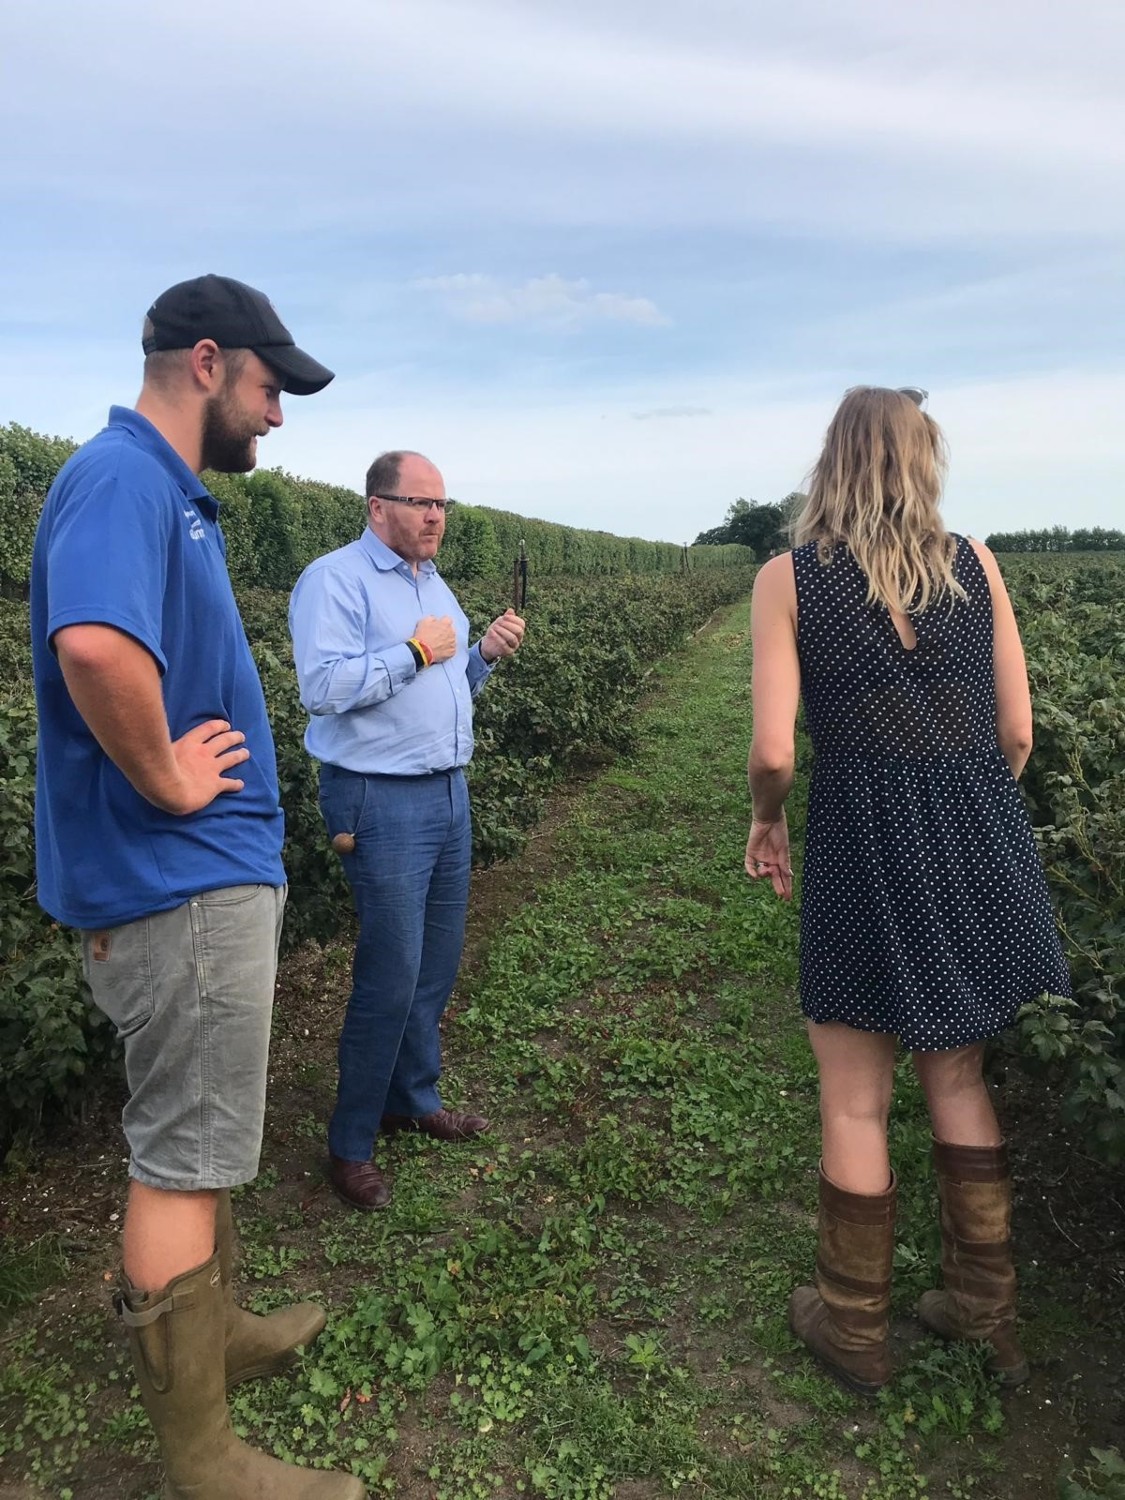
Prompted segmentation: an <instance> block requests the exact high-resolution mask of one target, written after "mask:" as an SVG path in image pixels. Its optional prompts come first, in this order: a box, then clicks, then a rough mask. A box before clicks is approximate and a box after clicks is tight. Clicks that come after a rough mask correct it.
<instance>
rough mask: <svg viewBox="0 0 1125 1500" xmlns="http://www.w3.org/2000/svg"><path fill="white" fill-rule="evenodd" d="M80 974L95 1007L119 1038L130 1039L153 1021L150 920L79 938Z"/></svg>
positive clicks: (129, 923) (153, 999) (141, 920)
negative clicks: (80, 954) (80, 946)
mask: <svg viewBox="0 0 1125 1500" xmlns="http://www.w3.org/2000/svg"><path fill="white" fill-rule="evenodd" d="M82 972H83V974H84V976H85V979H86V983H87V984H88V985H89V986H90V994H91V995H92V997H93V1001H94V1004H95V1005H96V1006H97V1007H98V1009H99V1010H100V1011H101V1012H102V1014H103V1015H105V1016H108V1017H109V1019H110V1020H111V1021H112V1022H113V1024H114V1026H115V1027H116V1029H117V1034H118V1036H120V1037H127V1036H132V1034H133V1033H134V1032H136V1031H139V1030H140V1029H141V1027H142V1026H144V1025H145V1024H146V1023H147V1022H149V1021H151V1020H152V1017H153V1015H154V1013H155V1010H156V1002H155V998H154V995H153V986H152V961H151V953H150V949H149V918H147V917H142V918H141V919H140V920H139V921H136V922H128V923H126V924H125V926H124V927H110V928H106V929H104V930H103V931H100V932H83V934H82Z"/></svg>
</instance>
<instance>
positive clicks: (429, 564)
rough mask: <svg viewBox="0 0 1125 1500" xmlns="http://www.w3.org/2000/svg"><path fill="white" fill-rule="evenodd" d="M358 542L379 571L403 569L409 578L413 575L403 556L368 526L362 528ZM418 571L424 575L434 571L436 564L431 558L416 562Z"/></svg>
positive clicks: (386, 571) (388, 571) (400, 570)
mask: <svg viewBox="0 0 1125 1500" xmlns="http://www.w3.org/2000/svg"><path fill="white" fill-rule="evenodd" d="M359 544H360V546H361V547H362V548H363V550H364V551H365V552H366V553H367V555H368V557H369V558H370V559H371V561H372V562H373V563H374V564H375V566H376V567H377V568H378V569H379V571H380V572H381V573H391V572H393V571H394V570H395V569H397V570H398V571H399V572H402V571H404V570H405V572H406V573H407V574H409V576H410V577H411V578H413V577H414V571H413V569H412V568H411V566H410V564H409V563H408V562H407V561H406V559H405V557H399V555H398V553H397V552H394V551H392V549H391V548H390V547H388V546H387V544H386V542H384V541H383V539H382V538H381V537H378V536H376V535H375V533H374V532H373V531H372V530H371V527H370V526H365V527H364V528H363V533H362V535H361V536H360V539H359ZM418 572H419V573H421V574H425V575H429V574H430V573H436V572H437V565H436V564H435V563H434V561H433V559H432V558H427V559H426V560H425V562H420V563H419V564H418Z"/></svg>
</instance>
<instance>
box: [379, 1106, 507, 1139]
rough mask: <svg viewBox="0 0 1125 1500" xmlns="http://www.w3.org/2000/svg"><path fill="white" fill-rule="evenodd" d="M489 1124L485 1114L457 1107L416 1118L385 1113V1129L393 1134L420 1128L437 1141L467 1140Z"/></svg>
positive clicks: (389, 1133)
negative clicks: (467, 1112) (475, 1113)
mask: <svg viewBox="0 0 1125 1500" xmlns="http://www.w3.org/2000/svg"><path fill="white" fill-rule="evenodd" d="M488 1126H489V1122H488V1121H487V1120H486V1119H485V1118H484V1116H483V1115H470V1114H463V1113H462V1112H461V1111H459V1110H456V1109H435V1110H434V1112H433V1114H432V1115H422V1116H420V1117H419V1118H418V1119H414V1118H413V1117H412V1116H411V1115H384V1116H383V1126H382V1128H383V1131H384V1132H385V1133H386V1134H387V1135H393V1134H394V1133H395V1131H396V1130H420V1131H421V1132H422V1134H423V1135H429V1136H433V1138H434V1140H435V1141H467V1140H470V1139H471V1138H472V1137H473V1136H474V1135H482V1134H483V1133H484V1132H485V1131H486V1130H487V1129H488Z"/></svg>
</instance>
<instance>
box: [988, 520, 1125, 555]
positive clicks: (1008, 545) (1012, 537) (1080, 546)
mask: <svg viewBox="0 0 1125 1500" xmlns="http://www.w3.org/2000/svg"><path fill="white" fill-rule="evenodd" d="M985 546H987V547H991V549H992V551H993V552H1125V531H1111V530H1108V529H1107V528H1106V527H1104V526H1092V527H1088V528H1086V529H1084V530H1080V531H1071V530H1069V528H1068V527H1066V526H1049V527H1047V526H1045V527H1044V528H1043V529H1042V530H1041V531H994V532H993V533H992V535H991V536H989V537H986V538H985Z"/></svg>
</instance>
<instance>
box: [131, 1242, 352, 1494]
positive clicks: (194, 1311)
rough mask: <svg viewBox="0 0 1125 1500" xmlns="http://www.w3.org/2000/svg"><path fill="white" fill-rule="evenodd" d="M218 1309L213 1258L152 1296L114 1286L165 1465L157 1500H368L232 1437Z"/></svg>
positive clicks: (342, 1482)
mask: <svg viewBox="0 0 1125 1500" xmlns="http://www.w3.org/2000/svg"><path fill="white" fill-rule="evenodd" d="M224 1302H225V1298H224V1295H223V1287H222V1272H221V1270H220V1266H219V1257H218V1255H213V1256H212V1257H211V1259H210V1260H209V1261H207V1263H206V1264H205V1265H202V1266H197V1267H196V1268H195V1270H194V1271H187V1272H185V1273H184V1275H182V1276H177V1277H176V1278H175V1280H174V1281H170V1282H169V1283H168V1285H167V1286H166V1287H164V1288H163V1290H162V1291H159V1292H147V1293H146V1292H138V1291H137V1290H136V1289H135V1288H134V1287H132V1286H131V1285H130V1283H129V1281H128V1280H127V1278H125V1277H124V1276H123V1277H122V1278H121V1295H120V1304H119V1305H120V1311H121V1317H122V1321H123V1322H124V1323H125V1325H126V1326H127V1328H128V1330H129V1343H130V1346H131V1348H132V1352H133V1365H134V1368H135V1370H136V1372H137V1383H138V1385H139V1386H140V1388H141V1400H142V1401H143V1402H144V1408H145V1411H146V1412H147V1413H148V1419H149V1421H150V1422H151V1423H152V1426H153V1430H154V1431H155V1433H156V1439H157V1442H158V1443H159V1444H160V1454H161V1457H162V1458H163V1460H164V1474H165V1477H164V1489H163V1492H162V1493H163V1497H164V1500H366V1494H367V1492H366V1490H365V1489H364V1487H363V1485H362V1484H361V1483H360V1481H359V1480H358V1479H356V1478H354V1476H352V1475H350V1474H338V1473H325V1472H324V1471H323V1470H317V1469H301V1468H297V1467H296V1466H295V1465H292V1464H283V1463H281V1462H279V1461H278V1460H277V1459H276V1458H270V1457H269V1456H268V1455H267V1454H265V1453H259V1452H258V1450H257V1449H256V1448H251V1447H250V1446H249V1444H248V1443H244V1442H242V1441H241V1440H240V1439H239V1438H237V1437H236V1436H235V1434H234V1430H233V1429H232V1427H231V1425H230V1417H229V1415H228V1413H227V1393H226V1378H225V1374H224V1368H223V1348H224V1344H225V1339H226V1313H225V1307H224Z"/></svg>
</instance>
